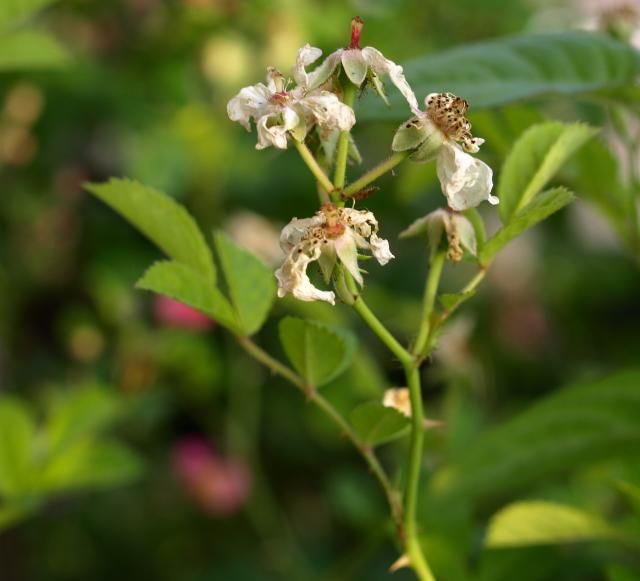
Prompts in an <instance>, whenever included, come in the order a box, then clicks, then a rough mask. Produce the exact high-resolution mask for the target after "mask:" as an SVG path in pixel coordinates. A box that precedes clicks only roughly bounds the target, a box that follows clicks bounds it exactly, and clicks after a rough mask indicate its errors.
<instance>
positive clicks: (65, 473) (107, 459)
mask: <svg viewBox="0 0 640 581" xmlns="http://www.w3.org/2000/svg"><path fill="white" fill-rule="evenodd" d="M141 473H142V464H141V462H140V460H139V458H138V457H137V456H136V455H135V454H134V453H133V452H132V451H131V450H129V448H127V447H126V446H124V445H122V444H120V443H118V442H114V441H108V440H91V439H88V440H84V441H80V442H77V443H76V444H74V445H73V446H71V447H69V448H67V449H66V450H65V451H64V452H63V453H61V454H57V455H56V456H54V457H53V458H51V459H50V461H49V463H48V465H47V468H46V471H45V472H44V474H43V475H42V478H41V480H40V491H41V492H43V493H52V492H62V491H66V490H75V489H79V488H88V487H92V488H100V487H110V486H116V485H120V484H126V483H128V482H130V481H132V480H135V479H136V478H138V477H139V476H140V474H141Z"/></svg>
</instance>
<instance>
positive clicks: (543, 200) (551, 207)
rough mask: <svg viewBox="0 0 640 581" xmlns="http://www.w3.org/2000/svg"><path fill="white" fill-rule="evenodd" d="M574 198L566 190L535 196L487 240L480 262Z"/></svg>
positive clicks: (553, 190) (550, 191)
mask: <svg viewBox="0 0 640 581" xmlns="http://www.w3.org/2000/svg"><path fill="white" fill-rule="evenodd" d="M574 198H575V196H574V195H573V194H572V193H571V192H570V191H568V190H567V189H566V188H554V189H552V190H548V191H546V192H543V193H541V194H539V195H538V196H536V197H535V198H534V199H533V201H532V202H531V203H530V204H528V205H527V206H525V207H524V208H523V209H522V210H520V211H519V212H518V213H517V214H515V215H514V216H513V217H512V218H511V219H510V220H509V222H508V223H507V224H506V226H503V227H502V228H500V230H498V231H497V232H496V233H495V234H494V235H493V236H492V237H491V238H489V240H487V241H486V242H485V244H484V247H483V248H482V251H481V252H480V254H479V259H480V262H481V263H483V264H486V263H488V262H490V261H491V260H492V259H493V257H494V256H495V255H496V254H497V253H498V252H499V251H500V250H502V249H503V248H504V247H505V246H506V245H507V244H508V243H509V242H510V241H511V240H513V239H514V238H516V237H518V236H519V235H520V234H522V233H523V232H524V231H525V230H528V229H529V228H532V227H533V226H535V225H536V224H538V223H539V222H541V221H542V220H544V219H545V218H548V217H549V216H551V214H554V213H555V212H557V211H558V210H561V209H562V208H564V207H565V206H566V205H568V204H570V203H571V202H572V201H573V200H574Z"/></svg>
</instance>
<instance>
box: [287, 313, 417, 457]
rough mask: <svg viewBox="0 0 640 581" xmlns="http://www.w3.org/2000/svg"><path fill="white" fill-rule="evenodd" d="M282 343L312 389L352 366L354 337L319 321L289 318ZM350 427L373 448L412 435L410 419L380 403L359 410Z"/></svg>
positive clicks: (367, 405)
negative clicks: (410, 433)
mask: <svg viewBox="0 0 640 581" xmlns="http://www.w3.org/2000/svg"><path fill="white" fill-rule="evenodd" d="M280 341H281V342H282V346H283V347H284V351H285V353H286V354H287V357H288V359H289V361H291V364H292V365H293V367H294V368H295V370H296V371H297V372H298V373H299V374H300V376H301V377H302V378H304V380H305V381H306V382H307V383H308V384H309V385H311V386H320V385H324V384H325V383H328V382H329V381H331V380H332V379H334V378H335V377H337V376H338V375H339V374H340V373H342V372H343V371H345V369H346V368H347V367H348V366H349V364H350V363H351V359H352V357H353V354H354V352H355V349H356V341H355V337H354V336H353V335H352V334H351V333H349V332H347V331H346V330H345V329H340V328H337V327H330V326H328V325H324V324H322V323H318V322H316V321H305V320H303V319H298V318H295V317H286V318H285V319H283V320H282V321H281V322H280ZM349 419H350V420H351V424H352V426H353V428H354V430H355V431H356V433H357V434H358V436H360V438H361V439H362V442H363V443H365V444H367V445H369V446H371V447H374V446H379V445H380V444H384V443H386V442H390V441H392V440H395V439H396V438H400V437H402V436H404V435H406V434H408V433H409V429H410V422H409V419H408V418H406V417H405V416H403V415H402V414H401V413H400V412H398V411H397V410H395V409H393V408H387V407H384V406H383V405H382V404H381V403H380V402H376V401H370V402H367V403H363V404H361V405H359V406H357V407H356V408H355V409H354V410H353V411H352V412H351V414H350V417H349Z"/></svg>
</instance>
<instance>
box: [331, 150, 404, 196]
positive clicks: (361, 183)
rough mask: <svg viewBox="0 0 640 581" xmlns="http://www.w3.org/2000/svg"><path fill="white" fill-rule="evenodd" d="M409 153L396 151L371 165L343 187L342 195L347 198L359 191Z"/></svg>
mask: <svg viewBox="0 0 640 581" xmlns="http://www.w3.org/2000/svg"><path fill="white" fill-rule="evenodd" d="M409 153H411V152H409V151H398V152H396V153H394V154H392V155H391V156H390V157H388V158H387V159H385V160H384V161H382V162H380V163H379V164H378V165H376V166H375V167H372V168H371V169H370V170H369V171H368V172H367V173H365V174H364V175H362V176H361V177H359V178H358V179H357V180H356V181H355V182H352V183H350V184H349V185H348V186H347V187H346V188H344V190H343V192H342V196H343V197H344V198H348V197H350V196H353V195H355V194H357V193H358V192H359V191H361V190H363V189H364V188H366V187H367V186H368V185H369V184H370V183H372V182H374V181H375V180H377V179H378V178H379V177H380V176H382V175H384V174H386V173H387V172H389V171H391V170H392V169H393V168H394V167H396V166H397V165H399V164H400V163H402V162H403V161H404V160H405V159H406V158H407V156H408V155H409Z"/></svg>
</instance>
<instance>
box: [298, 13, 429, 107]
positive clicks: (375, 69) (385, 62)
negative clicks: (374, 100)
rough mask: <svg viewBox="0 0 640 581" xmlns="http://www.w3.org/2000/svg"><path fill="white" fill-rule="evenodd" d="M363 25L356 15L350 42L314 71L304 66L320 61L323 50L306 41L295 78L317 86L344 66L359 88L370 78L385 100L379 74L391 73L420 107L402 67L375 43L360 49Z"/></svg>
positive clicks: (411, 105)
mask: <svg viewBox="0 0 640 581" xmlns="http://www.w3.org/2000/svg"><path fill="white" fill-rule="evenodd" d="M362 27H363V22H362V20H361V19H360V18H357V17H356V18H354V19H353V20H352V21H351V42H350V43H349V46H348V47H347V48H339V49H338V50H336V51H335V52H332V53H331V54H330V55H329V56H328V57H327V58H326V59H325V60H324V62H322V64H320V65H319V66H318V67H317V68H316V69H315V70H313V71H312V72H311V73H307V71H306V70H305V67H306V66H308V65H310V64H312V63H314V62H315V61H316V60H318V59H319V58H320V56H321V55H322V51H321V50H320V49H318V48H314V47H312V46H309V45H308V44H307V45H306V46H305V47H303V48H302V49H301V58H299V59H298V61H297V62H296V66H295V70H294V77H295V78H296V79H297V80H298V82H300V81H301V80H304V82H306V84H307V85H308V86H309V87H311V88H315V87H319V86H321V85H322V84H323V83H325V82H326V81H327V80H328V79H329V78H330V77H331V75H333V73H334V72H335V70H336V69H337V68H338V67H339V66H340V65H342V68H343V69H344V72H345V74H346V75H347V77H349V80H350V81H351V82H352V83H353V84H354V85H356V86H358V87H360V86H361V85H362V84H363V83H364V82H365V80H366V79H369V80H370V81H371V83H372V85H373V87H374V89H375V90H376V92H377V93H378V94H379V95H380V96H381V97H382V98H383V99H384V100H385V101H386V100H387V98H386V95H385V93H384V87H383V85H382V81H381V79H380V77H382V76H384V75H388V76H389V78H390V79H391V82H392V83H393V84H394V85H395V86H396V87H397V88H398V90H399V91H400V93H402V95H403V96H404V98H405V99H406V100H407V102H408V103H409V106H410V107H411V110H412V111H416V110H418V101H417V99H416V96H415V95H414V93H413V91H412V90H411V87H410V86H409V83H408V82H407V79H406V78H405V76H404V71H403V69H402V67H401V66H400V65H397V64H396V63H394V62H393V61H391V60H389V59H388V58H386V57H385V56H384V55H383V54H382V53H381V52H380V51H379V50H378V49H376V48H373V47H372V46H365V47H364V48H360V35H361V34H362Z"/></svg>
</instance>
